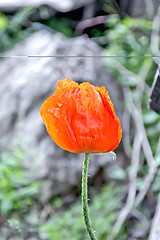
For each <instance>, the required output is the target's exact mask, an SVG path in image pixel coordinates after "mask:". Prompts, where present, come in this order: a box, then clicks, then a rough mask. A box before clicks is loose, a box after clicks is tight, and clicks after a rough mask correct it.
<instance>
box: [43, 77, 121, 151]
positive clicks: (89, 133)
mask: <svg viewBox="0 0 160 240" xmlns="http://www.w3.org/2000/svg"><path fill="white" fill-rule="evenodd" d="M40 113H41V117H42V118H43V121H44V124H45V126H46V128H47V131H48V133H49V135H50V136H51V138H52V139H53V141H54V142H55V143H56V144H57V145H58V146H60V147H61V148H63V149H65V150H67V151H69V152H73V153H83V152H84V153H105V152H110V151H112V150H114V149H115V148H116V147H117V146H118V144H119V142H120V140H121V137H122V129H121V124H120V121H119V119H118V118H117V117H116V114H115V111H114V107H113V104H112V102H111V100H110V97H109V95H108V92H107V91H106V89H105V87H95V86H93V85H91V84H90V83H88V82H84V83H81V84H80V85H78V83H76V82H73V81H72V80H70V79H64V80H62V81H58V83H57V90H56V91H55V92H54V93H53V94H52V95H51V96H50V97H49V98H48V99H47V100H46V101H45V102H44V103H43V104H42V106H41V109H40Z"/></svg>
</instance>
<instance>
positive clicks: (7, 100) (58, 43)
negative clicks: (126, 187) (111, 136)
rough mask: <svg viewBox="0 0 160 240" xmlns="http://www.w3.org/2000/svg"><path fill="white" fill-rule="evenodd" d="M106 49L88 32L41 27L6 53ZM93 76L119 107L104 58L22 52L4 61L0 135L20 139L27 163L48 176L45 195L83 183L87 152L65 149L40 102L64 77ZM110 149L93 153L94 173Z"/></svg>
mask: <svg viewBox="0 0 160 240" xmlns="http://www.w3.org/2000/svg"><path fill="white" fill-rule="evenodd" d="M101 52H102V49H101V48H100V47H99V46H98V45H97V44H96V43H94V42H93V41H91V40H89V39H88V38H87V37H85V36H81V37H77V38H74V39H68V38H66V37H64V36H63V35H61V34H58V33H57V34H55V35H52V34H51V33H49V32H47V31H39V32H36V33H34V34H33V35H31V36H30V37H29V38H28V39H26V40H25V41H23V42H21V43H19V44H17V45H16V46H15V47H14V48H13V49H11V50H9V51H8V52H5V53H4V55H5V56H15V55H16V56H17V55H19V56H28V55H32V56H33V55H34V56H37V55H38V56H40V55H41V56H52V55H66V56H68V55H71V56H81V55H84V56H87V55H97V56H98V55H101ZM64 78H71V79H72V80H74V81H78V82H83V81H89V82H91V83H93V84H97V85H99V86H100V85H107V89H108V90H110V96H111V98H112V100H113V102H114V103H115V104H116V106H117V111H116V112H117V113H118V115H119V112H120V104H119V102H120V90H119V89H118V88H117V85H116V83H115V81H114V80H113V79H111V78H110V76H109V74H108V72H107V70H106V68H105V67H104V66H103V65H102V62H101V59H100V58H91V57H89V58H88V57H83V58H82V57H80V58H76V57H70V58H67V57H64V58H60V57H59V58H55V57H28V58H27V57H19V58H13V57H12V58H5V59H3V60H1V62H0V109H1V114H0V139H1V143H3V145H4V146H7V147H11V146H14V145H15V144H16V143H17V142H20V143H21V144H22V146H23V148H24V149H25V150H26V151H27V153H28V154H29V156H28V158H27V161H26V163H25V165H26V166H27V167H28V168H29V169H33V170H34V171H35V170H36V174H35V178H37V179H43V180H44V183H45V184H44V187H43V191H42V192H43V194H42V200H43V201H45V200H47V199H48V198H49V197H50V196H54V195H59V194H61V195H64V194H66V193H68V192H70V191H71V190H72V189H73V188H74V187H75V186H77V185H79V184H80V180H81V170H82V162H83V156H82V154H71V153H68V152H66V151H63V150H62V149H60V148H59V147H58V146H56V144H55V143H54V142H53V141H52V140H51V138H50V137H49V135H48V134H47V132H46V129H45V127H44V124H43V121H42V119H41V117H40V113H39V110H40V107H41V104H42V103H43V101H44V100H45V99H46V98H47V97H49V96H50V95H51V94H52V93H53V92H54V90H55V88H56V82H57V81H58V80H60V79H64ZM111 159H112V157H111V156H110V154H105V155H93V156H92V160H91V162H90V170H89V171H90V178H91V179H93V178H94V176H95V175H96V174H97V172H98V171H99V169H100V168H105V167H106V164H107V163H108V162H110V161H111Z"/></svg>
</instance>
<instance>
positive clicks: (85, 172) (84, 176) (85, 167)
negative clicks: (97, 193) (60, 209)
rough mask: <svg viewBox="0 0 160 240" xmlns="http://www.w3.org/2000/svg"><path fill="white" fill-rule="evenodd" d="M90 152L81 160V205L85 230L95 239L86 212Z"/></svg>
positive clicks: (92, 239)
mask: <svg viewBox="0 0 160 240" xmlns="http://www.w3.org/2000/svg"><path fill="white" fill-rule="evenodd" d="M89 158H90V154H89V153H85V157H84V162H83V172H82V207H83V217H84V222H85V225H86V229H87V232H88V234H89V236H90V239H91V240H96V237H95V234H94V231H93V229H92V227H91V222H90V219H89V212H88V193H87V192H88V188H87V179H88V165H89Z"/></svg>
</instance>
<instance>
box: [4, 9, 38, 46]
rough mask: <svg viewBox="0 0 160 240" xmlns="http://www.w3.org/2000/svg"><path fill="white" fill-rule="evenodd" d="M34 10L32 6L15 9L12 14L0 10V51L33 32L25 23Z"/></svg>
mask: <svg viewBox="0 0 160 240" xmlns="http://www.w3.org/2000/svg"><path fill="white" fill-rule="evenodd" d="M34 11H35V10H34V9H33V8H31V7H26V8H23V9H20V10H19V11H17V12H16V13H15V15H14V16H8V15H6V14H5V13H3V12H0V51H4V50H7V49H8V48H10V47H12V46H13V45H14V44H16V43H17V42H19V41H21V40H23V39H25V38H26V37H28V36H29V35H30V34H31V33H33V32H34V30H33V28H32V27H28V24H27V23H26V22H27V21H28V18H29V16H30V15H31V14H33V13H34ZM25 24H26V25H25Z"/></svg>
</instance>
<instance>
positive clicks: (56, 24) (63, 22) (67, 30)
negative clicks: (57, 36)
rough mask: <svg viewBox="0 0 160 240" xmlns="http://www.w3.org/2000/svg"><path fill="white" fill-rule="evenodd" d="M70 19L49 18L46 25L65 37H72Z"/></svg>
mask: <svg viewBox="0 0 160 240" xmlns="http://www.w3.org/2000/svg"><path fill="white" fill-rule="evenodd" d="M71 24H72V20H71V19H69V18H64V17H62V18H57V17H55V16H54V17H52V18H49V19H48V20H47V22H46V25H47V26H49V27H51V28H53V29H54V30H55V31H57V32H60V33H62V34H64V35H65V36H66V37H74V31H73V29H72V26H71Z"/></svg>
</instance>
